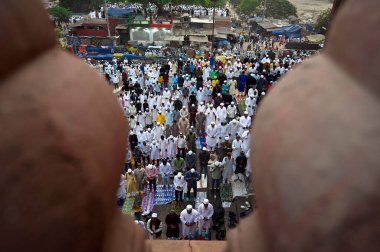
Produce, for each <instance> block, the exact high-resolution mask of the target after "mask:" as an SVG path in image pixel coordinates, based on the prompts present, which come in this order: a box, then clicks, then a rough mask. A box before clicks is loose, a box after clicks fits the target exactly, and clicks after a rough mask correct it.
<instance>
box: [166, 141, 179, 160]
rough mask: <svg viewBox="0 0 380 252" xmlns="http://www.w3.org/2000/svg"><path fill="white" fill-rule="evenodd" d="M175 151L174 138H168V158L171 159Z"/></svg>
mask: <svg viewBox="0 0 380 252" xmlns="http://www.w3.org/2000/svg"><path fill="white" fill-rule="evenodd" d="M176 153H177V143H176V139H175V138H173V139H168V158H171V159H173V158H174V157H175V155H176Z"/></svg>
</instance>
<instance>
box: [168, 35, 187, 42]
mask: <svg viewBox="0 0 380 252" xmlns="http://www.w3.org/2000/svg"><path fill="white" fill-rule="evenodd" d="M164 40H165V41H184V37H183V36H169V35H168V36H165V39H164Z"/></svg>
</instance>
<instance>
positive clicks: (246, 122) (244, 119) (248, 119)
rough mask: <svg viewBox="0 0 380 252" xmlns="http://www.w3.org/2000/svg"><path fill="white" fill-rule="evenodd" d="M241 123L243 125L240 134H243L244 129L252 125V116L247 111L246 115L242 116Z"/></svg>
mask: <svg viewBox="0 0 380 252" xmlns="http://www.w3.org/2000/svg"><path fill="white" fill-rule="evenodd" d="M239 123H240V126H241V128H240V132H239V134H240V135H242V134H243V133H244V131H246V130H248V129H249V127H251V117H250V116H248V112H247V111H245V112H244V116H241V117H240V120H239Z"/></svg>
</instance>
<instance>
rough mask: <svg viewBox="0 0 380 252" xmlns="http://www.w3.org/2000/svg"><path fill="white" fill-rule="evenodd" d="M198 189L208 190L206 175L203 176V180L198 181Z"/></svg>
mask: <svg viewBox="0 0 380 252" xmlns="http://www.w3.org/2000/svg"><path fill="white" fill-rule="evenodd" d="M197 188H198V189H207V176H206V175H205V174H201V179H200V180H199V181H197Z"/></svg>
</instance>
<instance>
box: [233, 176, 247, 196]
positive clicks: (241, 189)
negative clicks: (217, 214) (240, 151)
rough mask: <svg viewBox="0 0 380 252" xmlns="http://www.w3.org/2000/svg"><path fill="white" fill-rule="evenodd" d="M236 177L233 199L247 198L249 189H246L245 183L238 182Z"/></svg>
mask: <svg viewBox="0 0 380 252" xmlns="http://www.w3.org/2000/svg"><path fill="white" fill-rule="evenodd" d="M236 178H237V177H236V175H234V176H232V182H231V184H232V195H233V198H235V197H240V196H247V193H248V192H247V188H246V187H245V182H244V181H240V180H236V181H235V179H236Z"/></svg>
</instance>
